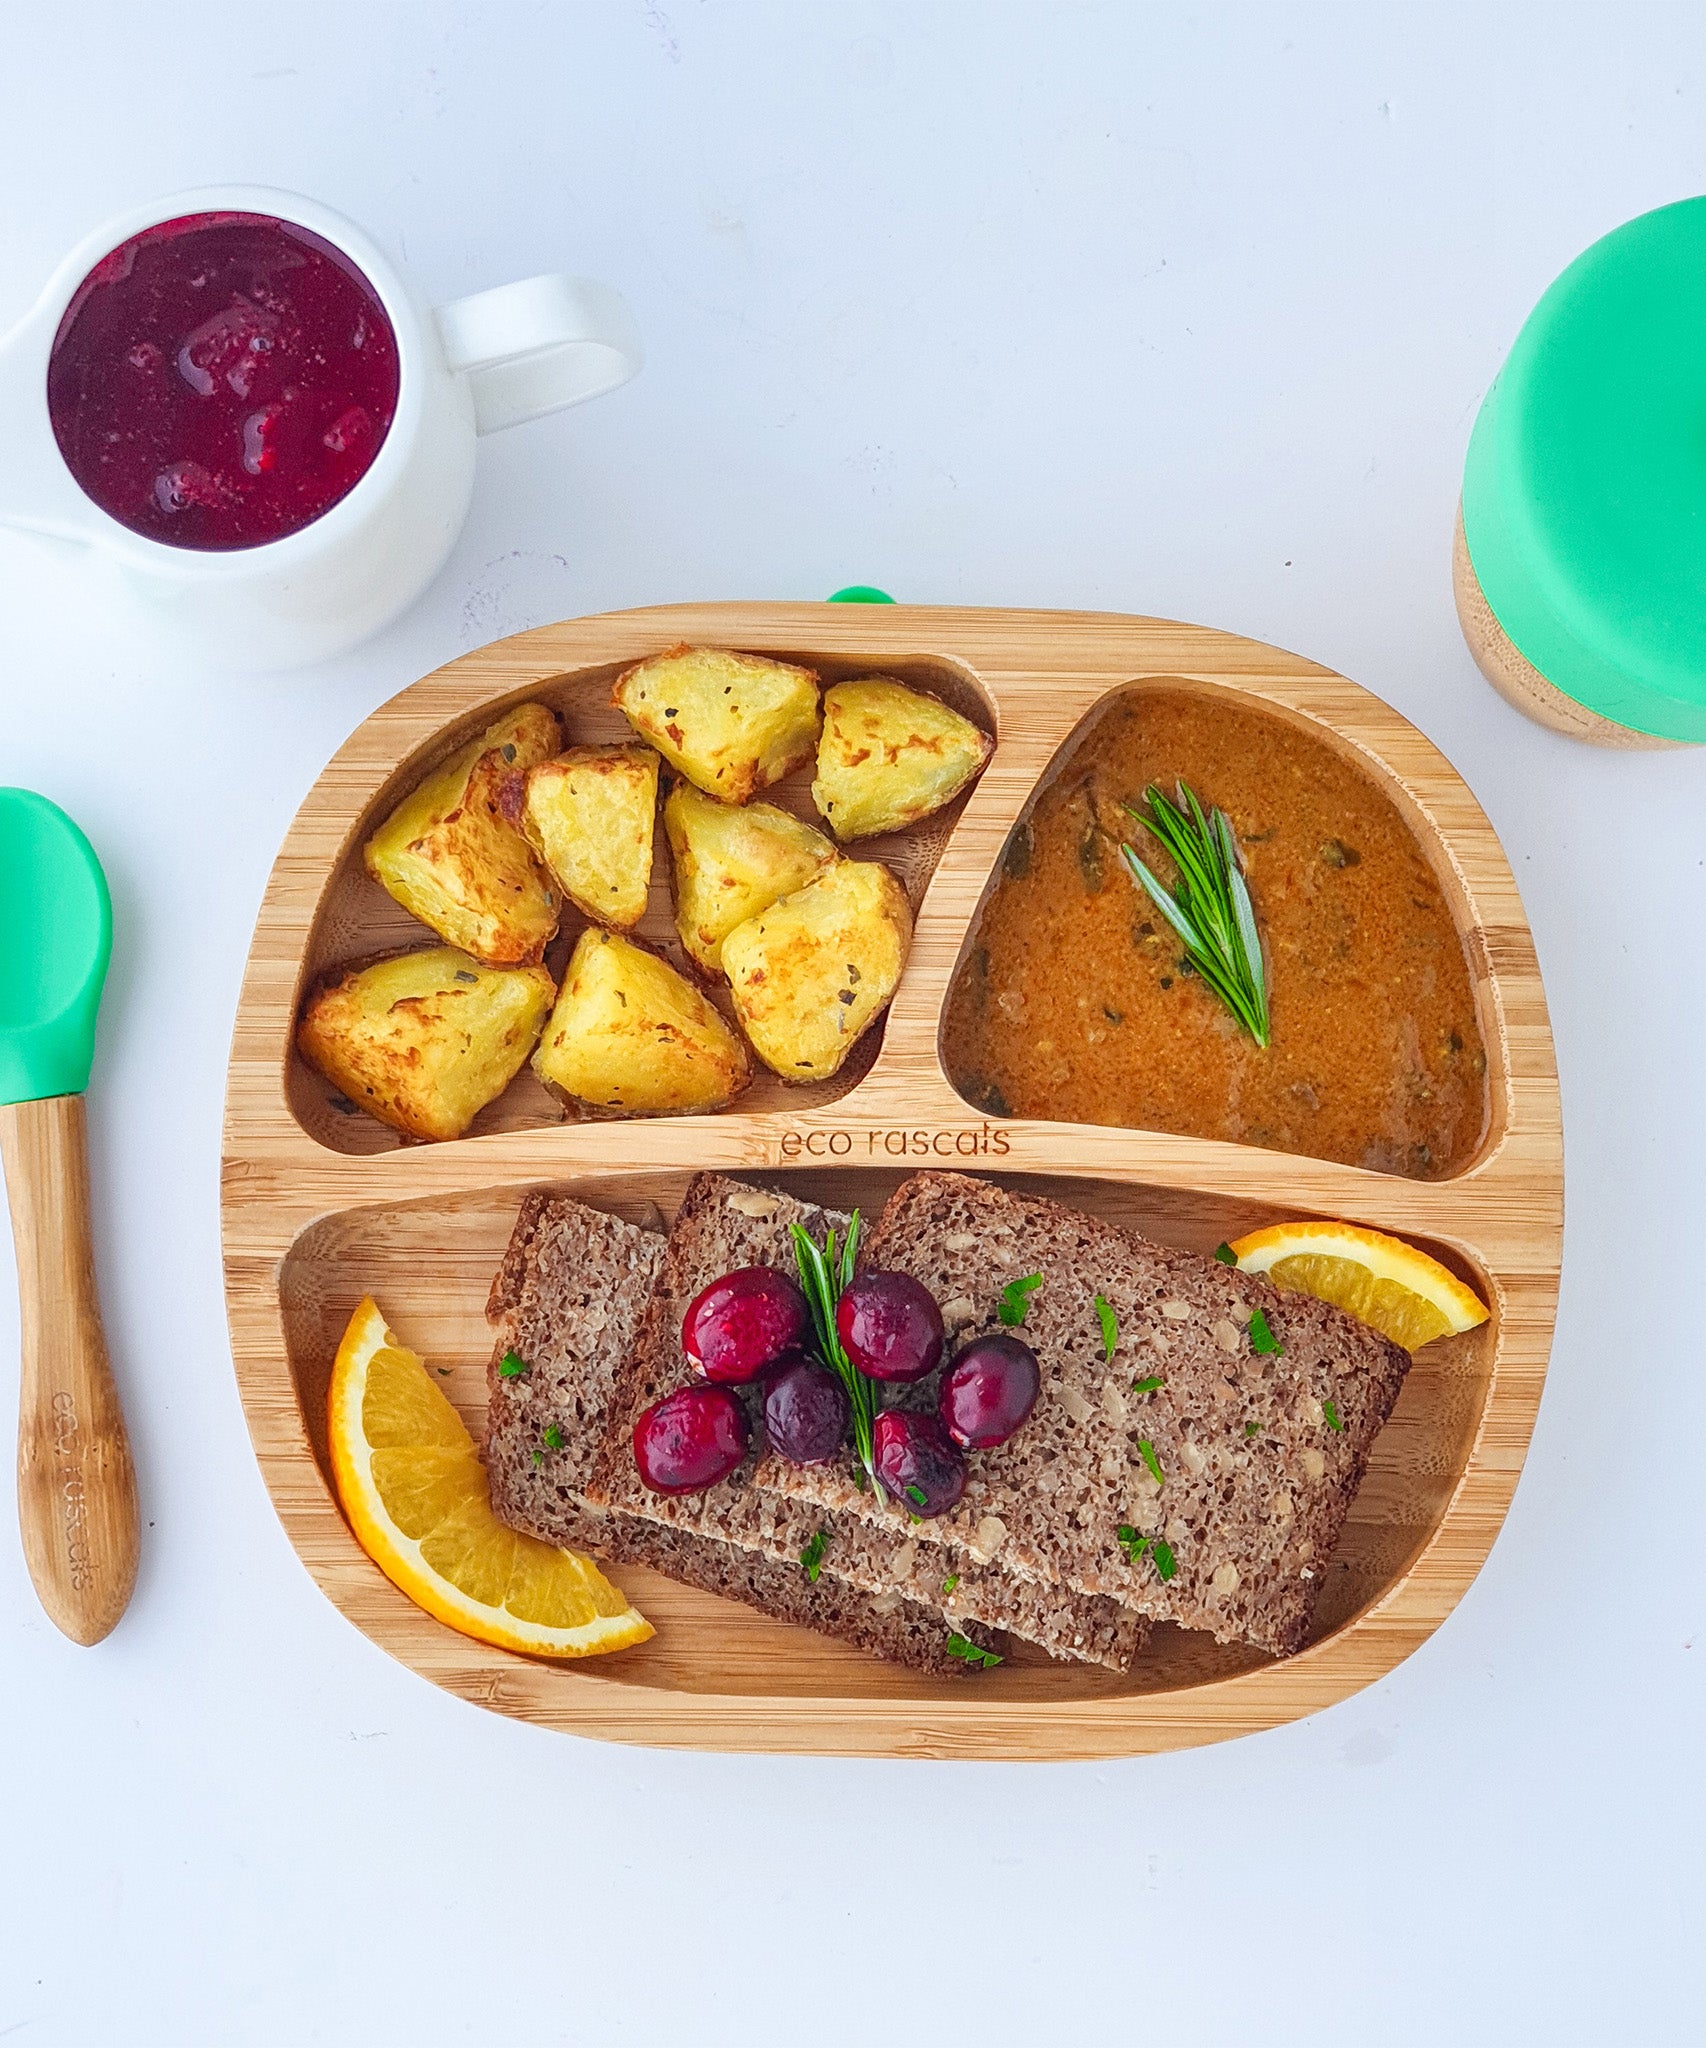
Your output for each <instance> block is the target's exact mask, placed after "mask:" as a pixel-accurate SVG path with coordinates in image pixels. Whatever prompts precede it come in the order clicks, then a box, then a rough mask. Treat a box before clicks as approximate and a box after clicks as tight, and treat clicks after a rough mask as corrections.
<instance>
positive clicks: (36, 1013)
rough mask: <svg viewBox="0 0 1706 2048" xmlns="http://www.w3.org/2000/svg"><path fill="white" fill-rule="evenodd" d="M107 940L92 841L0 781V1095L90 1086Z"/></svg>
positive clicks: (54, 810)
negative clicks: (0, 783)
mask: <svg viewBox="0 0 1706 2048" xmlns="http://www.w3.org/2000/svg"><path fill="white" fill-rule="evenodd" d="M112 943H113V909H112V899H111V898H110V897H109V896H108V894H107V878H106V876H105V875H103V874H102V873H101V864H100V862H99V861H98V860H97V859H96V858H95V849H94V848H93V847H92V846H91V845H90V844H89V842H88V840H87V839H85V838H84V836H83V834H82V833H81V832H80V831H79V830H78V828H77V827H76V826H75V825H74V824H73V823H72V822H71V820H70V819H69V818H68V817H67V816H66V815H65V813H64V812H63V811H62V810H61V809H60V808H59V806H58V805H57V804H51V803H49V802H48V800H47V798H46V797H44V796H37V795H36V794H35V793H34V791H33V790H28V789H0V1102H36V1101H40V1100H41V1099H42V1098H43V1097H45V1096H49V1095H80V1094H82V1092H83V1090H84V1089H85V1088H86V1087H88V1085H89V1064H90V1062H91V1060H92V1059H93V1058H94V1054H95V1013H96V1011H97V1010H98V1009H99V1007H100V1001H101V984H102V982H103V981H105V980H106V975H107V959H108V956H109V955H110V954H111V952H112Z"/></svg>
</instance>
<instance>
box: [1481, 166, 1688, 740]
mask: <svg viewBox="0 0 1706 2048" xmlns="http://www.w3.org/2000/svg"><path fill="white" fill-rule="evenodd" d="M1463 534H1464V540H1465V542H1466V543H1467V545H1468V549H1469V559H1470V562H1471V564H1472V565H1473V567H1474V570H1475V576H1476V580H1477V581H1478V582H1479V584H1480V586H1481V591H1482V594H1483V595H1484V596H1485V598H1486V600H1487V603H1488V604H1489V605H1490V606H1491V608H1492V611H1493V614H1494V616H1495V617H1496V618H1497V620H1498V622H1499V625H1500V626H1501V627H1502V628H1503V630H1504V632H1505V634H1506V636H1507V637H1508V638H1509V639H1510V640H1511V642H1512V643H1513V644H1514V645H1515V647H1516V648H1517V649H1518V651H1519V652H1520V653H1522V654H1523V655H1525V656H1526V657H1527V659H1528V660H1529V661H1530V662H1532V663H1533V665H1534V666H1535V667H1536V668H1537V669H1538V670H1539V671H1540V673H1541V674H1542V675H1543V676H1544V677H1545V678H1546V679H1547V681H1548V682H1550V683H1552V684H1554V685H1555V686H1556V687H1557V688H1558V689H1560V690H1562V691H1563V692H1564V693H1565V694H1566V695H1567V696H1570V697H1573V698H1574V699H1575V700H1576V701H1577V703H1579V704H1584V705H1586V706H1587V707H1588V709H1589V710H1591V711H1597V712H1598V713H1600V714H1601V716H1603V717H1605V718H1610V719H1615V720H1616V721H1617V723H1618V724H1620V725H1625V726H1629V727H1632V728H1633V729H1634V730H1635V731H1637V732H1644V733H1651V734H1655V735H1658V736H1660V737H1662V738H1665V739H1676V740H1706V198H1703V199H1685V200H1682V201H1681V202H1680V203H1679V204H1677V205H1675V206H1665V207H1661V208H1659V210H1658V211H1657V212H1656V213H1648V214H1643V215H1642V216H1641V218H1640V219H1639V220H1632V221H1630V222H1629V223H1628V224H1627V225H1626V226H1624V227H1620V228H1618V229H1616V230H1615V231H1614V232H1613V233H1611V234H1609V235H1607V236H1606V237H1605V238H1604V239H1603V240H1602V241H1599V242H1596V243H1595V244H1594V245H1593V247H1592V248H1591V249H1589V250H1588V251H1587V252H1586V253H1585V254H1584V255H1581V256H1578V257H1577V259H1576V260H1575V262H1574V263H1572V264H1571V265H1570V267H1569V269H1568V270H1566V271H1565V272H1564V274H1563V276H1562V277H1560V278H1559V279H1558V280H1557V282H1556V283H1555V284H1554V285H1552V287H1551V288H1550V290H1548V292H1547V293H1546V295H1545V297H1544V298H1543V299H1542V300H1541V301H1540V303H1539V305H1538V306H1536V307H1535V309H1534V311H1533V312H1532V313H1531V314H1530V315H1529V318H1528V321H1527V324H1526V325H1525V326H1524V328H1523V330H1522V332H1521V334H1520V335H1518V337H1517V340H1516V345H1515V347H1514V348H1512V350H1511V352H1510V355H1509V356H1508V358H1507V359H1506V361H1505V366H1504V368H1503V369H1502V370H1501V371H1500V373H1499V376H1498V379H1497V381H1496V382H1495V383H1494V385H1493V388H1492V389H1491V390H1490V391H1489V392H1488V393H1487V396H1486V399H1485V401H1484V403H1483V404H1482V407H1481V412H1480V417H1479V418H1478V419H1477V420H1476V422H1475V431H1474V434H1473V435H1472V437H1471V439H1470V443H1469V459H1468V462H1467V465H1466V467H1465V470H1464V477H1463Z"/></svg>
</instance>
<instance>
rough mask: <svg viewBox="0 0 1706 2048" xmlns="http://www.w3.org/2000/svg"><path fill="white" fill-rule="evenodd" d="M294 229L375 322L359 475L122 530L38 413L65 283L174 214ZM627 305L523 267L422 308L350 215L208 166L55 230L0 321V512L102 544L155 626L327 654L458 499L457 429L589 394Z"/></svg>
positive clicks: (623, 347) (431, 557)
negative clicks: (378, 350) (193, 524)
mask: <svg viewBox="0 0 1706 2048" xmlns="http://www.w3.org/2000/svg"><path fill="white" fill-rule="evenodd" d="M204 213H248V214H259V215H262V216H265V217H267V218H270V219H274V220H281V221H286V222H290V223H293V224H295V225H296V226H299V227H303V228H306V229H308V230H309V231H310V232H311V233H313V234H316V235H319V236H320V237H322V239H324V240H325V241H327V242H330V243H332V244H333V246H334V247H335V248H337V249H339V250H341V251H342V252H343V253H344V254H345V255H346V256H347V257H348V258H349V259H350V261H351V262H352V263H353V264H354V265H355V266H356V268H357V269H358V270H359V271H360V272H361V273H362V275H363V276H364V277H365V278H366V279H367V281H368V283H369V284H370V285H371V286H372V288H373V290H374V292H375V294H376V295H377V297H378V299H379V301H380V303H381V304H382V305H383V307H384V308H385V311H386V314H387V315H388V316H389V318H390V321H391V325H392V328H393V329H394V331H395V335H396V343H397V358H398V371H399V376H398V392H397V406H396V412H395V414H394V416H393V418H392V422H391V426H390V429H389V431H388V432H387V433H386V435H385V439H384V441H383V443H382V444H381V446H380V448H379V450H378V453H377V454H376V455H375V456H374V459H373V461H372V464H371V465H370V466H369V468H368V469H367V471H366V472H365V474H364V475H362V476H361V478H360V479H359V481H358V482H357V483H356V484H355V485H354V486H353V487H352V488H351V489H350V490H349V491H348V492H347V493H346V495H345V496H344V497H342V498H340V499H339V500H338V501H337V502H336V503H335V504H334V505H332V506H331V507H330V508H329V509H328V510H327V511H325V512H323V513H321V514H320V516H319V517H318V518H316V519H314V520H312V521H311V522H310V523H308V524H307V525H305V526H302V527H299V528H298V529H297V530H296V531H295V532H293V533H289V534H286V535H284V536H283V537H282V538H280V539H277V540H270V541H264V542H261V543H258V544H256V545H254V546H250V547H239V548H233V549H230V550H227V551H219V552H214V551H205V550H200V549H193V548H183V547H173V546H170V545H168V544H166V543H165V542H162V541H157V540H151V539H149V538H147V537H146V536H145V535H142V534H138V533H133V532H132V531H131V530H130V529H129V528H128V527H126V526H122V525H121V524H120V523H119V522H118V521H117V520H116V519H114V518H112V517H111V516H110V515H109V514H108V513H107V512H105V511H104V510H103V509H102V508H101V507H100V506H99V505H97V504H96V503H95V502H94V500H93V499H92V498H90V497H88V496H87V495H85V493H84V491H83V490H82V488H81V487H80V486H79V484H78V483H77V481H76V479H75V478H74V477H73V476H72V474H71V471H70V470H69V468H68V467H67V466H66V463H65V459H64V457H63V456H62V455H61V454H60V451H59V445H58V442H57V441H56V440H55V438H54V432H53V427H52V424H51V421H50V419H49V415H48V402H47V373H48V358H49V355H50V353H51V351H52V348H53V344H54V338H55V336H56V335H57V333H58V331H59V326H60V322H61V320H62V318H63V317H64V314H65V311H66V308H67V307H68V306H69V305H70V303H71V300H72V298H73V296H74V295H75V293H76V291H77V288H78V286H79V285H80V284H81V283H82V282H83V280H84V278H85V277H86V276H87V275H88V274H89V272H90V271H91V270H92V269H93V268H94V266H95V265H96V264H97V263H98V262H99V261H100V260H101V258H102V257H103V256H105V255H107V254H108V253H109V252H110V251H112V250H114V249H116V248H118V247H119V246H120V245H121V244H122V243H124V242H126V241H128V240H129V239H130V237H131V236H133V235H135V234H137V233H138V232H140V231H141V230H142V229H144V228H148V227H152V226H155V225H156V224H157V223H159V222H162V221H169V220H178V219H181V218H183V217H185V216H187V215H191V214H204ZM640 363H641V354H640V345H639V340H638V337H637V335H636V333H635V330H634V324H633V321H632V319H631V317H630V315H629V313H628V309H627V307H626V306H625V305H624V303H623V301H622V299H621V298H620V297H619V296H618V294H617V293H615V292H614V291H611V290H610V289H609V288H608V287H607V286H605V285H601V284H594V283H591V282H589V281H588V280H586V279H583V278H573V277H562V276H555V275H553V276H545V277H531V278H526V279H524V280H522V281H521V282H520V283H517V284H509V285H500V286H498V287H497V288H496V289H495V290H492V291H485V292H477V293H475V294H474V295H473V296H472V297H471V298H465V299H457V300H455V301H453V302H452V303H451V304H450V305H447V306H441V307H439V308H438V309H437V310H436V311H434V309H433V308H432V307H431V306H429V305H427V304H426V302H425V301H424V300H423V299H422V298H421V297H420V295H419V294H418V292H417V291H416V290H415V289H414V287H413V286H412V285H411V284H410V283H409V281H408V280H407V279H406V278H404V277H403V276H401V275H400V274H399V273H398V271H397V270H396V269H395V267H394V266H393V265H392V264H391V263H390V262H389V261H388V260H387V258H386V257H385V256H384V255H383V253H382V252H381V251H380V250H379V249H378V248H377V247H376V246H375V244H374V243H373V242H372V241H370V240H369V238H368V237H367V236H366V235H365V234H363V233H362V231H361V229H360V228H358V227H356V226H355V225H354V223H353V222H351V221H347V220H345V219H343V218H342V217H341V216H340V215H339V214H336V213H334V212H332V211H331V210H330V209H329V208H327V207H324V206H321V205H318V204H317V203H316V202H315V201H314V200H312V199H304V198H302V197H300V196H299V195H298V194H296V193H293V192H279V191H272V190H269V189H267V188H265V187H263V186H251V185H216V186H209V187H206V188H203V189H201V190H198V191H193V192H179V193H176V194H174V195H173V196H171V197H170V198H166V199H157V200H154V201H152V202H150V203H148V204H146V205H142V206H136V207H132V208H131V209H129V211H127V212H125V213H122V214H119V215H117V216H116V217H115V218H113V219H112V220H109V221H108V222H106V224H105V225H104V226H102V227H100V228H97V229H96V230H95V231H94V232H93V233H92V234H90V235H88V236H86V237H85V238H84V240H83V241H81V242H80V243H79V244H78V245H77V247H76V248H74V249H73V250H72V251H71V252H70V254H69V255H68V256H67V257H66V258H65V260H64V261H63V262H62V263H61V264H60V266H59V268H58V269H57V270H56V271H55V272H54V274H53V276H52V278H51V279H50V280H49V282H48V285H47V288H46V289H45V290H44V291H43V293H42V295H41V297H40V298H39V299H38V300H37V301H36V303H35V305H34V306H33V307H32V308H31V309H30V311H29V312H28V313H27V314H26V315H25V316H24V318H23V319H22V320H21V321H20V322H19V323H18V325H17V326H16V327H15V328H13V330H12V331H11V333H10V334H8V335H7V336H6V337H5V338H4V340H0V523H3V524H6V525H11V526H18V527H23V528H27V529H29V530H31V531H34V532H37V533H45V534H51V535H53V536H55V537H57V538H58V539H60V540H63V541H68V542H71V543H74V544H77V545H81V546H87V547H90V548H98V549H104V550H106V551H107V552H108V553H109V554H110V555H111V556H112V557H114V558H116V561H117V563H118V565H119V567H120V569H121V570H122V573H123V575H124V577H125V580H126V581H127V582H128V584H129V585H130V586H131V588H132V590H133V591H134V592H135V594H136V595H137V597H138V598H139V599H140V600H141V601H142V603H143V604H144V605H145V606H146V608H147V609H148V611H149V612H150V613H152V614H153V615H155V617H157V618H158V619H159V621H160V622H161V623H162V625H164V626H165V627H166V628H167V629H168V631H169V632H170V634H171V637H172V638H173V640H175V641H177V642H179V643H181V644H184V645H187V646H189V647H191V648H193V649H195V650H196V651H198V652H199V653H201V654H203V655H205V656H207V657H209V658H211V659H213V660H216V661H218V662H219V663H220V664H221V665H230V666H233V667H238V668H258V669H278V668H290V667H295V666H298V665H300V664H301V663H304V662H309V661H316V660H320V659H322V658H324V657H326V656H329V655H333V654H337V653H341V652H342V651H344V650H345V649H347V648H350V647H353V646H355V645H356V644H357V642H359V641H361V640H364V639H366V638H367V636H368V635H369V634H371V633H374V632H377V631H378V629H379V628H380V627H381V626H383V625H385V624H386V623H387V622H388V621H389V620H391V619H393V618H395V617H396V615H397V614H398V613H399V612H400V611H402V610H403V608H404V607H405V606H406V605H408V604H409V603H411V602H412V601H413V599H414V598H416V597H417V596H418V595H419V594H420V592H421V591H422V590H423V589H424V588H425V587H426V585H427V584H428V583H429V582H430V581H431V580H432V578H433V576H434V575H435V574H436V573H437V572H438V570H439V568H440V567H441V566H442V565H443V563H444V560H445V558H446V556H447V555H448V554H449V553H450V550H451V547H452V546H453V545H454V543H455V540H456V536H457V534H458V533H459V532H460V530H461V527H462V522H463V520H464V519H465V517H466V516H467V512H468V504H469V499H470V496H471V494H472V491H473V485H474V444H475V439H476V436H477V435H480V434H488V433H492V432H494V431H496V430H497V429H498V428H500V427H509V426H514V425H517V424H518V423H519V422H521V421H523V420H530V419H537V418H538V417H539V416H540V415H541V414H542V413H548V412H555V411H557V410H558V409H560V408H561V407H563V406H568V405H576V404H578V403H579V402H580V401H581V400H582V399H584V398H596V397H597V396H598V395H599V394H600V393H601V392H605V391H610V390H612V389H614V388H615V386H616V385H618V384H622V383H625V382H626V381H627V380H628V378H630V377H632V376H633V375H634V373H635V372H636V371H637V370H638V369H639V367H640Z"/></svg>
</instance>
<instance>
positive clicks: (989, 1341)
mask: <svg viewBox="0 0 1706 2048" xmlns="http://www.w3.org/2000/svg"><path fill="white" fill-rule="evenodd" d="M1042 1383H1043V1382H1042V1374H1041V1373H1040V1372H1038V1370H1037V1354H1036V1353H1035V1352H1034V1351H1033V1350H1032V1349H1031V1347H1030V1345H1028V1344H1021V1343H1020V1341H1019V1339H1018V1338H1017V1337H979V1338H978V1340H977V1342H976V1343H975V1344H968V1345H967V1346H966V1348H965V1349H964V1350H963V1351H962V1352H961V1353H960V1355H959V1357H958V1358H956V1359H955V1360H954V1362H953V1364H952V1365H951V1366H949V1368H948V1370H947V1371H946V1372H945V1373H943V1375H942V1389H941V1392H940V1393H939V1394H938V1395H937V1398H936V1408H937V1412H938V1413H939V1414H940V1416H941V1418H942V1423H943V1426H944V1428H945V1429H946V1430H947V1432H948V1434H949V1436H951V1437H952V1438H953V1440H954V1442H955V1443H957V1444H959V1445H961V1446H962V1447H963V1448H964V1449H966V1450H968V1451H992V1450H993V1449H994V1448H995V1446H996V1445H997V1444H1004V1443H1005V1442H1006V1441H1007V1439H1008V1438H1009V1437H1010V1436H1011V1435H1012V1434H1013V1432H1014V1431H1015V1430H1016V1429H1017V1428H1018V1427H1019V1425H1020V1423H1021V1422H1023V1421H1024V1419H1025V1417H1026V1416H1027V1415H1029V1414H1030V1412H1031V1410H1032V1409H1033V1408H1034V1407H1035V1406H1036V1405H1037V1392H1038V1389H1039V1388H1040V1387H1041V1386H1042Z"/></svg>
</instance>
